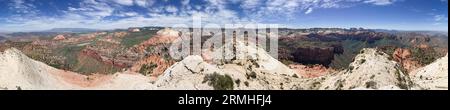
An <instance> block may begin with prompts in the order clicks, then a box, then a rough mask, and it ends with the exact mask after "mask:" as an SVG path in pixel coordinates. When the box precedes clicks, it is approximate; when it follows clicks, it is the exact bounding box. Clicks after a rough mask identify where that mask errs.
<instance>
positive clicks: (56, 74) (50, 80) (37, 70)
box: [0, 48, 154, 90]
mask: <svg viewBox="0 0 450 110" xmlns="http://www.w3.org/2000/svg"><path fill="white" fill-rule="evenodd" d="M149 82H150V80H149V79H148V78H147V77H145V76H142V75H140V74H137V73H129V72H124V73H116V74H115V75H91V76H85V75H81V74H78V73H74V72H69V71H63V70H58V69H55V68H53V67H50V66H48V65H45V64H44V63H41V62H37V61H35V60H32V59H30V58H28V57H27V56H25V55H24V54H22V52H20V51H19V50H17V49H14V48H12V49H8V50H5V51H4V52H1V54H0V89H31V90H42V89H44V90H48V89H64V90H65V89H154V86H153V85H151V84H150V83H149Z"/></svg>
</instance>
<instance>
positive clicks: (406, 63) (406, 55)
mask: <svg viewBox="0 0 450 110" xmlns="http://www.w3.org/2000/svg"><path fill="white" fill-rule="evenodd" d="M392 57H393V59H394V60H395V61H397V62H399V63H400V64H401V65H402V66H403V68H404V69H405V70H406V71H407V72H408V73H409V72H411V71H413V70H415V69H417V68H420V67H421V65H420V64H419V62H418V61H414V60H413V58H411V51H410V50H409V49H402V48H397V49H395V51H394V53H393V54H392Z"/></svg>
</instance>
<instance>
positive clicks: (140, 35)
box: [120, 31, 156, 48]
mask: <svg viewBox="0 0 450 110" xmlns="http://www.w3.org/2000/svg"><path fill="white" fill-rule="evenodd" d="M155 33H156V31H142V32H131V33H129V34H128V35H126V36H125V37H123V39H122V41H121V42H120V43H121V44H122V45H123V46H125V47H126V48H129V47H132V46H134V45H137V44H140V43H142V42H143V41H146V40H148V39H150V38H151V37H152V36H153V35H155Z"/></svg>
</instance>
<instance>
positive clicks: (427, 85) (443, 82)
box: [412, 54, 448, 90]
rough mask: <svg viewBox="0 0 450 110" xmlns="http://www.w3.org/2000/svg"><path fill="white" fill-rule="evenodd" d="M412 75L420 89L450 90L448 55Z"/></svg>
mask: <svg viewBox="0 0 450 110" xmlns="http://www.w3.org/2000/svg"><path fill="white" fill-rule="evenodd" d="M412 74H414V76H413V78H412V79H413V80H414V82H415V83H416V84H417V85H419V88H420V89H427V90H430V89H431V90H440V89H443V90H448V54H447V55H446V56H445V57H443V58H440V59H438V60H436V61H435V62H433V63H431V64H430V65H428V66H425V67H423V68H420V69H418V70H417V71H414V72H412Z"/></svg>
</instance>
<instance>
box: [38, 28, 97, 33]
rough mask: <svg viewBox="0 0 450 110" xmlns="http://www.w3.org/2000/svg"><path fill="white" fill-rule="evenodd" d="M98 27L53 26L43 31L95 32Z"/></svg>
mask: <svg viewBox="0 0 450 110" xmlns="http://www.w3.org/2000/svg"><path fill="white" fill-rule="evenodd" d="M96 31H99V30H98V29H89V28H53V29H50V30H47V31H43V32H58V33H60V32H70V33H79V32H96Z"/></svg>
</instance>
